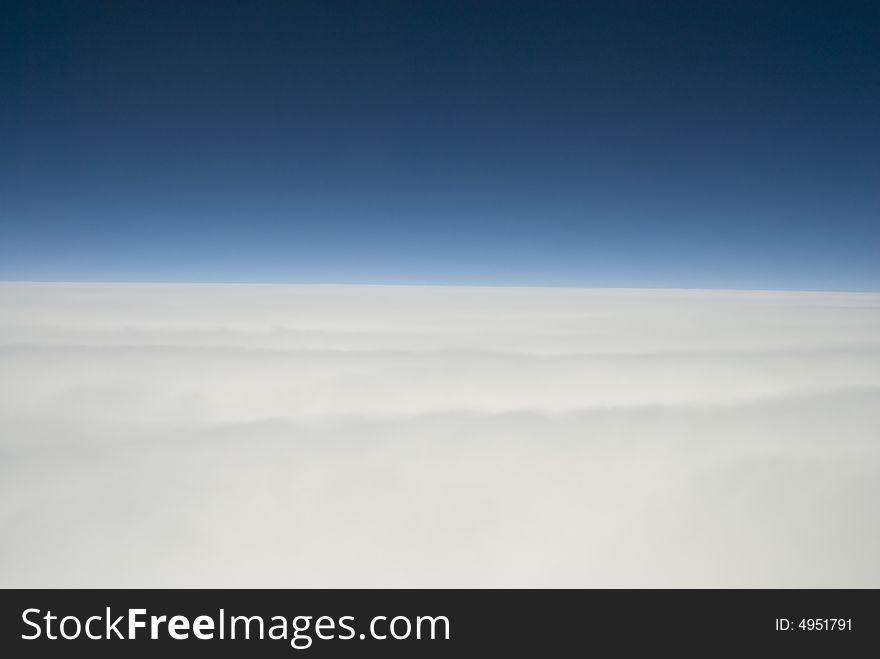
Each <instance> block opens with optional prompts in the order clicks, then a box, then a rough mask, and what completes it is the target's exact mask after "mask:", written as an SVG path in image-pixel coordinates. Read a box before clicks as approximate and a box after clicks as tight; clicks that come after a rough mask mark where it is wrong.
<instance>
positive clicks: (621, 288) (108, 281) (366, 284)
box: [0, 279, 880, 295]
mask: <svg viewBox="0 0 880 659" xmlns="http://www.w3.org/2000/svg"><path fill="white" fill-rule="evenodd" d="M7 284H25V285H50V284H68V285H96V284H102V285H115V286H124V285H138V284H141V285H147V286H169V285H171V286H175V285H177V286H300V287H303V286H313V287H325V288H343V287H347V288H350V287H361V288H502V289H511V288H521V289H544V290H594V291H599V290H602V291H717V292H731V293H735V292H749V293H841V294H864V295H872V294H873V295H877V294H880V289H855V290H844V289H814V288H813V289H811V288H740V287H735V286H581V285H576V284H482V283H456V284H449V283H400V282H394V283H391V282H381V281H380V282H334V281H320V282H295V281H252V280H251V281H247V280H189V281H186V280H155V279H82V280H79V279H77V280H58V279H0V285H7Z"/></svg>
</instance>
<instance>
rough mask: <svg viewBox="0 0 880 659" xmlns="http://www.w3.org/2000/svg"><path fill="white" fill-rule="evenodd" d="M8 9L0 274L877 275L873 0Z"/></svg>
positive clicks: (777, 279)
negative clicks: (852, 0) (862, 0)
mask: <svg viewBox="0 0 880 659" xmlns="http://www.w3.org/2000/svg"><path fill="white" fill-rule="evenodd" d="M0 7H2V9H0V279H37V280H166V281H167V280H178V281H190V280H195V281H212V280H219V281H290V282H377V283H467V284H515V285H519V284H526V285H528V284H532V285H567V286H569V285H573V286H651V287H654V286H684V287H703V286H705V287H738V288H804V289H847V290H880V3H878V2H876V0H870V1H866V2H846V1H844V0H841V1H825V2H810V1H808V0H800V1H794V0H792V1H788V2H774V1H772V0H761V1H756V2H746V1H744V0H741V1H730V2H723V1H713V2H709V1H705V2H675V1H672V0H670V1H669V2H627V1H626V0H619V1H616V2H608V3H595V2H587V1H584V2H570V3H561V2H552V1H549V0H542V1H540V2H517V1H516V0H506V1H503V2H502V1H492V2H490V1H479V0H473V1H471V2H447V1H439V0H438V1H435V2H430V1H425V0H423V1H418V0H408V1H405V0H401V1H399V2H375V1H370V0H362V1H352V2H336V1H333V0H323V1H320V2H294V1H291V2H260V1H256V0H254V1H242V2H221V1H216V0H215V1H211V2H207V1H206V2H198V3H197V2H182V1H176V2H162V1H159V0H145V1H143V2H127V1H124V0H115V1H112V2H110V1H108V2H89V1H86V0H83V1H78V2H72V1H70V2H64V1H60V0H58V1H53V2H42V1H40V0H27V1H24V2H4V3H3V4H2V5H0Z"/></svg>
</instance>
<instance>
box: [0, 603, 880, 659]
mask: <svg viewBox="0 0 880 659" xmlns="http://www.w3.org/2000/svg"><path fill="white" fill-rule="evenodd" d="M0 600H2V608H0V615H2V645H0V652H2V654H3V656H7V657H43V656H48V657H54V656H59V657H60V656H69V655H70V653H71V652H76V653H77V654H78V653H80V652H83V653H87V654H85V655H84V656H90V657H121V656H162V657H193V656H206V657H209V656H216V655H219V656H249V657H254V656H258V657H263V656H267V657H268V656H271V657H285V656H287V657H296V656H306V657H311V656H321V657H324V656H352V657H356V656H373V655H381V656H419V657H424V656H427V657H434V656H475V655H478V654H482V653H490V654H489V655H488V656H504V655H506V654H508V653H516V656H528V655H529V654H533V655H535V656H563V655H564V656H572V653H574V654H580V653H584V654H588V653H591V652H592V651H594V650H599V649H601V650H603V651H608V650H610V651H614V652H616V653H629V652H635V651H637V650H638V651H644V650H645V649H646V648H651V647H654V648H655V649H656V650H657V651H661V650H662V651H664V652H667V651H674V652H676V653H681V652H688V653H690V652H694V653H697V652H702V653H716V652H717V651H719V650H730V649H736V650H739V651H744V652H745V651H747V652H751V653H755V652H760V653H764V652H786V653H787V652H801V651H804V650H807V649H809V650H818V651H827V652H829V653H834V654H833V655H829V656H848V655H847V654H846V653H848V652H851V651H852V652H854V651H857V650H863V651H869V650H872V649H876V648H877V647H878V643H877V642H878V640H880V595H878V591H877V590H6V591H0ZM502 653H503V654H502ZM786 656H787V655H786Z"/></svg>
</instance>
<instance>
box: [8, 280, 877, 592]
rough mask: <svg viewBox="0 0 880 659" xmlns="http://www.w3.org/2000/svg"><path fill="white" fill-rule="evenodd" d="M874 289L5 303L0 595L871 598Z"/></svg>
mask: <svg viewBox="0 0 880 659" xmlns="http://www.w3.org/2000/svg"><path fill="white" fill-rule="evenodd" d="M878 430H880V295H876V294H846V293H774V292H757V291H756V292H719V291H638V290H576V289H568V290H566V289H490V288H426V287H417V288H407V287H342V286H339V287H333V286H331V287H327V286H270V285H253V286H245V285H158V284H156V285H146V284H144V285H140V284H137V285H136V284H106V285H102V284H89V285H79V284H2V285H0V538H2V542H0V585H2V586H216V587H220V586H874V587H876V586H880V565H878V563H877V561H876V556H877V555H880V528H878V524H877V522H876V502H877V501H878V500H880V435H878Z"/></svg>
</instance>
